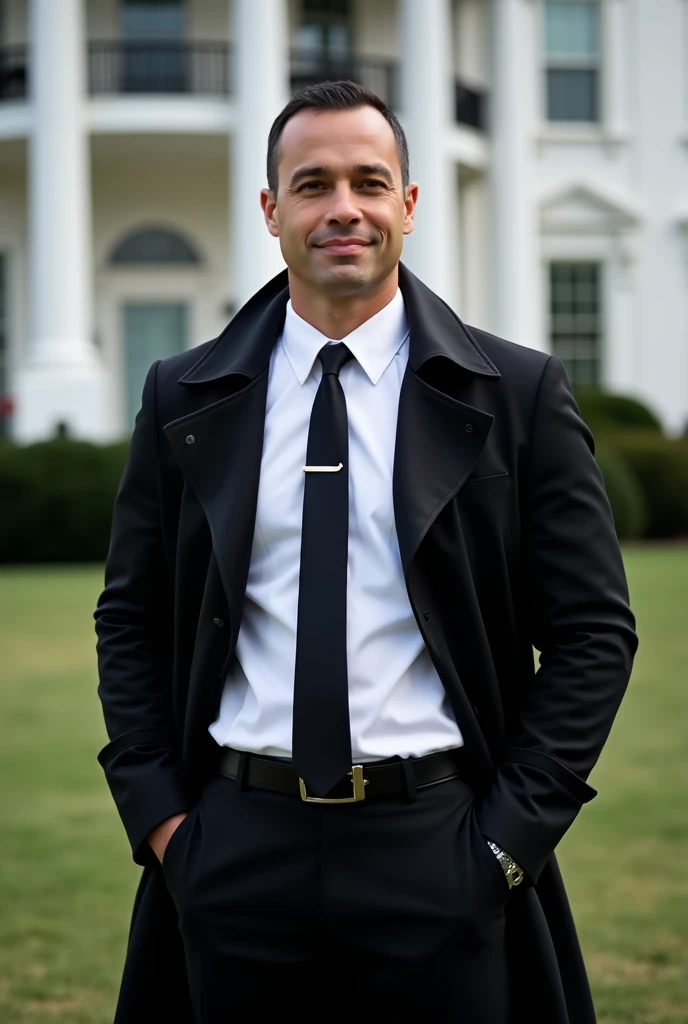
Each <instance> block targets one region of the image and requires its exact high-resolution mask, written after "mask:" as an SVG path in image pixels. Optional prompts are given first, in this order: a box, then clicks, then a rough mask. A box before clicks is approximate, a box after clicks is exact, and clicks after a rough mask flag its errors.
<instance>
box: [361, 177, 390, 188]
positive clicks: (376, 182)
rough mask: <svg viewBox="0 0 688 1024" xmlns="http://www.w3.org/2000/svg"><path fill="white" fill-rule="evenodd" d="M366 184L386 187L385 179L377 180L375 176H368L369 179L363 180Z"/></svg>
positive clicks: (374, 186)
mask: <svg viewBox="0 0 688 1024" xmlns="http://www.w3.org/2000/svg"><path fill="white" fill-rule="evenodd" d="M363 184H364V185H372V186H373V188H384V184H385V183H384V181H376V180H375V178H368V179H367V181H364V182H363Z"/></svg>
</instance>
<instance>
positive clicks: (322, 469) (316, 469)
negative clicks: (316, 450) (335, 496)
mask: <svg viewBox="0 0 688 1024" xmlns="http://www.w3.org/2000/svg"><path fill="white" fill-rule="evenodd" d="M340 469H344V463H343V462H340V463H339V465H338V466H304V467H303V471H304V473H338V472H339V470H340Z"/></svg>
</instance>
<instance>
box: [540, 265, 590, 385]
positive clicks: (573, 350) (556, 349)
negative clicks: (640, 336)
mask: <svg viewBox="0 0 688 1024" xmlns="http://www.w3.org/2000/svg"><path fill="white" fill-rule="evenodd" d="M600 282H601V270H600V264H599V263H559V262H556V263H550V267H549V292H550V351H551V352H552V353H553V354H554V355H556V356H559V358H560V359H562V360H563V362H564V364H565V366H566V371H567V373H568V375H569V378H570V380H571V383H572V385H573V387H574V388H594V387H598V386H599V385H600V383H601V369H602V367H601V340H602V339H601V297H600Z"/></svg>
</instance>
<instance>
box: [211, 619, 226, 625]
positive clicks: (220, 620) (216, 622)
mask: <svg viewBox="0 0 688 1024" xmlns="http://www.w3.org/2000/svg"><path fill="white" fill-rule="evenodd" d="M213 622H214V623H215V625H216V626H224V622H223V620H222V619H213Z"/></svg>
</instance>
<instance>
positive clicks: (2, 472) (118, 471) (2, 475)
mask: <svg viewBox="0 0 688 1024" xmlns="http://www.w3.org/2000/svg"><path fill="white" fill-rule="evenodd" d="M128 448H129V441H128V440H127V441H124V442H121V443H119V444H112V445H95V444H90V443H88V442H86V441H74V440H68V439H65V438H59V439H56V440H53V441H43V442H40V443H39V444H32V445H27V446H25V447H22V446H19V445H13V444H0V562H101V561H103V559H104V558H105V556H106V554H107V550H108V543H109V538H110V524H111V518H112V504H113V501H114V498H115V495H116V493H117V487H118V485H119V481H120V478H121V475H122V471H123V469H124V464H125V461H126V456H127V451H128Z"/></svg>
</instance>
